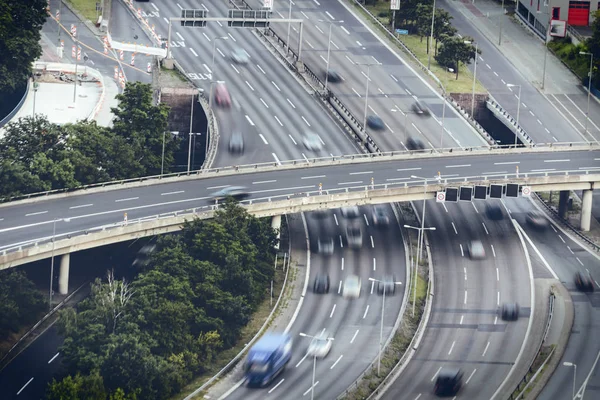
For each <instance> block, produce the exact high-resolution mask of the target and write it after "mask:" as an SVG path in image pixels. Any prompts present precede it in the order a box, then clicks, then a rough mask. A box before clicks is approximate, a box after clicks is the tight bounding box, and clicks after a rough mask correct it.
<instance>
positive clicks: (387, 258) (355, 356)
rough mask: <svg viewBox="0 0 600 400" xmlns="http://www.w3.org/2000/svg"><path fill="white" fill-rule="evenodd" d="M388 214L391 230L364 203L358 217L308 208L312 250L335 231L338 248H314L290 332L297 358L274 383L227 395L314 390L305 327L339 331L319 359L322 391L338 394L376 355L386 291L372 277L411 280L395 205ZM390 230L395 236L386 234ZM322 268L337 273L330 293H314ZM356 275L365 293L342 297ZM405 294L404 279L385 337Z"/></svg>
mask: <svg viewBox="0 0 600 400" xmlns="http://www.w3.org/2000/svg"><path fill="white" fill-rule="evenodd" d="M387 214H388V216H389V218H390V221H391V225H390V226H389V227H388V228H387V229H383V228H377V227H375V226H374V225H373V222H372V219H371V207H369V206H365V207H360V216H359V218H358V219H356V220H355V221H350V220H347V219H346V218H344V217H343V216H342V215H341V213H340V212H339V210H335V211H328V212H326V213H324V214H323V215H320V216H317V214H315V213H307V214H306V217H307V224H308V228H309V232H310V239H311V243H313V245H312V247H313V249H315V250H316V241H317V238H318V237H322V238H324V237H333V238H334V239H335V240H334V248H335V250H334V253H333V254H332V255H329V256H328V255H323V254H318V253H317V252H316V251H313V252H312V253H311V273H310V280H309V288H308V290H307V294H306V297H305V300H304V303H303V306H302V308H301V310H300V313H299V314H298V318H297V319H296V321H295V322H294V324H293V325H292V328H291V331H290V334H291V335H292V336H293V337H294V342H295V343H294V350H293V356H292V360H291V361H290V363H289V365H288V367H287V369H286V371H285V372H284V373H283V374H282V375H280V376H279V377H278V378H277V379H275V380H274V381H273V382H272V383H271V384H270V385H269V386H268V387H267V388H263V389H255V388H247V387H245V386H243V387H241V388H239V389H238V390H236V391H235V392H233V393H232V394H231V395H230V396H229V397H228V398H231V399H238V398H239V399H259V398H261V399H262V398H282V397H286V398H294V399H299V398H302V397H303V396H308V395H310V392H308V393H307V391H309V389H310V388H311V379H312V368H313V360H312V358H311V357H307V356H306V350H307V348H308V345H309V344H310V339H308V338H302V337H300V336H299V335H298V333H300V332H303V333H306V334H309V335H316V334H319V333H321V332H322V331H323V329H325V330H326V332H328V334H329V335H330V337H333V338H334V342H333V346H332V349H331V352H330V353H329V355H328V356H327V357H326V358H325V359H319V360H317V373H316V376H317V378H316V381H317V382H319V383H317V385H316V386H315V398H327V399H329V398H335V397H336V396H337V395H338V394H339V393H341V392H342V391H344V390H345V389H346V388H347V387H348V386H349V385H350V384H351V383H352V382H353V381H354V380H355V379H356V377H357V376H358V375H359V374H360V373H361V372H362V371H363V370H364V369H365V368H366V367H367V366H368V365H369V364H370V363H371V361H372V360H373V359H375V358H376V357H377V349H378V343H379V333H380V322H381V306H382V298H381V296H380V295H378V294H377V287H376V286H375V285H373V284H371V282H369V281H368V278H369V277H373V278H375V279H379V278H382V277H383V276H384V275H387V274H391V273H393V274H395V276H396V279H397V280H398V281H401V282H404V281H405V271H406V269H405V268H406V267H405V253H404V246H403V244H402V235H401V233H400V230H399V227H398V225H397V223H396V220H395V218H394V215H393V213H392V210H391V209H390V208H389V207H387ZM348 223H354V224H359V225H360V226H361V229H362V231H363V246H362V248H361V249H360V250H358V249H350V248H348V245H347V242H346V240H345V226H346V225H347V224H348ZM367 223H368V225H367ZM371 237H372V238H373V241H372V242H371ZM387 237H393V238H395V240H386V238H387ZM342 238H343V239H342ZM371 243H372V244H371ZM342 246H343V247H342ZM318 273H327V274H328V275H329V277H330V280H331V287H330V292H329V293H328V294H315V293H313V291H312V284H313V281H314V278H315V276H316V275H317V274H318ZM351 274H356V275H359V276H360V278H361V280H362V290H361V296H360V298H359V299H344V298H342V296H341V290H342V287H343V283H342V282H343V280H344V279H345V278H346V277H347V276H348V275H351ZM403 293H404V287H403V286H398V287H397V289H396V293H395V295H394V296H389V295H388V296H386V306H385V315H384V332H383V336H384V340H385V339H386V338H387V337H388V336H389V334H390V332H391V329H392V326H393V325H394V323H395V321H396V318H397V316H398V312H399V311H400V307H401V304H402V298H403Z"/></svg>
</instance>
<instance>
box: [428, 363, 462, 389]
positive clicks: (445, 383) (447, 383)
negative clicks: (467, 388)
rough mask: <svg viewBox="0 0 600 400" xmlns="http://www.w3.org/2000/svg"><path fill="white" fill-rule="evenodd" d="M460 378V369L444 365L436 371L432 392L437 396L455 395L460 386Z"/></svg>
mask: <svg viewBox="0 0 600 400" xmlns="http://www.w3.org/2000/svg"><path fill="white" fill-rule="evenodd" d="M462 379H463V372H462V370H460V369H459V368H449V367H444V368H442V369H441V370H440V372H439V373H438V376H437V379H436V380H435V386H434V387H433V392H434V393H435V394H436V395H438V396H455V395H456V394H457V393H458V391H459V390H460V388H461V387H462Z"/></svg>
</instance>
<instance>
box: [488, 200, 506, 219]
mask: <svg viewBox="0 0 600 400" xmlns="http://www.w3.org/2000/svg"><path fill="white" fill-rule="evenodd" d="M485 214H486V215H487V217H488V218H489V219H491V220H494V221H499V220H501V219H503V218H504V213H503V212H502V207H500V206H499V205H498V204H487V205H486V207H485Z"/></svg>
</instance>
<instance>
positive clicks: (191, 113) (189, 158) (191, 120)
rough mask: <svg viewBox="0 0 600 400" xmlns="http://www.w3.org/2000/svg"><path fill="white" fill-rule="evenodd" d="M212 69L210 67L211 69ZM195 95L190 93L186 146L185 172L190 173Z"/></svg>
mask: <svg viewBox="0 0 600 400" xmlns="http://www.w3.org/2000/svg"><path fill="white" fill-rule="evenodd" d="M211 71H212V69H211ZM195 97H196V93H193V94H192V102H191V105H190V109H191V110H190V144H189V148H188V163H187V173H188V174H189V173H190V162H191V160H192V158H191V155H192V125H193V123H194V99H195Z"/></svg>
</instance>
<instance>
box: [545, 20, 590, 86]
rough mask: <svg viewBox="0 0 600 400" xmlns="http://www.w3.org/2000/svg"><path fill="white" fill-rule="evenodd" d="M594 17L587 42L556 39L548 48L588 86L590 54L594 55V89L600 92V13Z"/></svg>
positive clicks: (568, 38)
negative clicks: (574, 42) (576, 42)
mask: <svg viewBox="0 0 600 400" xmlns="http://www.w3.org/2000/svg"><path fill="white" fill-rule="evenodd" d="M594 17H595V20H594V22H593V23H592V29H593V31H592V37H590V38H589V39H587V40H586V41H585V42H583V43H579V44H573V42H572V41H571V38H570V37H565V38H554V40H552V41H551V42H549V43H548V47H549V48H550V49H551V50H552V52H553V53H554V54H555V55H556V56H557V57H558V58H559V59H560V60H561V61H562V62H564V63H565V64H566V65H567V66H568V67H569V68H570V69H571V71H573V73H575V75H577V76H578V77H579V78H580V79H581V80H582V81H583V82H584V83H585V84H586V85H587V84H588V81H587V77H588V76H589V73H590V61H592V60H591V58H592V57H590V54H592V55H593V65H592V88H595V89H596V90H600V11H596V12H595V14H594ZM581 53H587V54H581Z"/></svg>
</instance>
